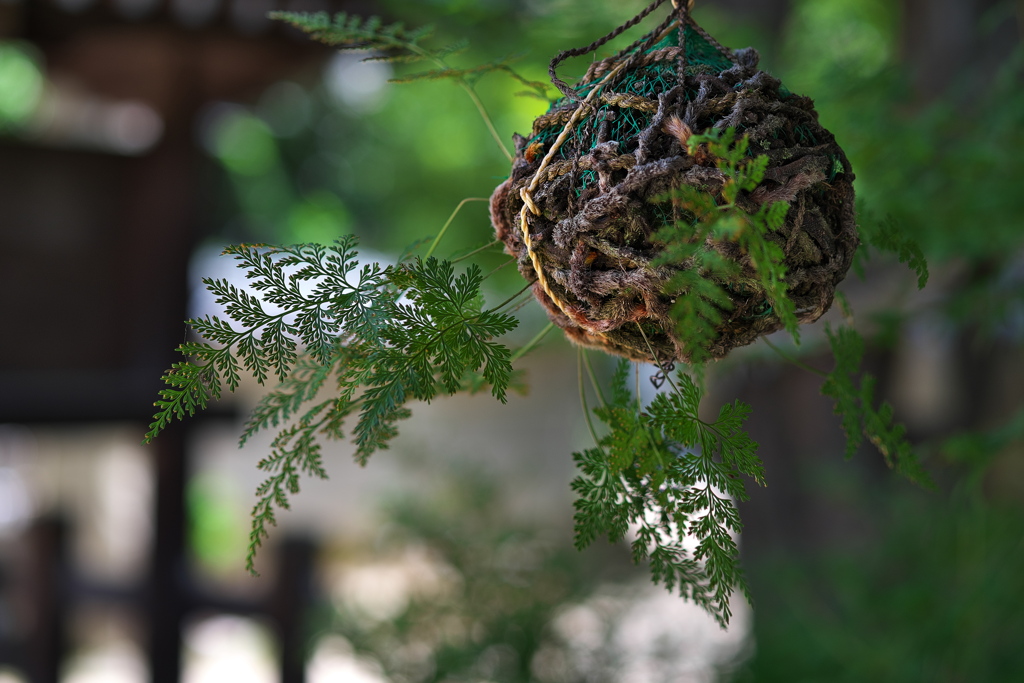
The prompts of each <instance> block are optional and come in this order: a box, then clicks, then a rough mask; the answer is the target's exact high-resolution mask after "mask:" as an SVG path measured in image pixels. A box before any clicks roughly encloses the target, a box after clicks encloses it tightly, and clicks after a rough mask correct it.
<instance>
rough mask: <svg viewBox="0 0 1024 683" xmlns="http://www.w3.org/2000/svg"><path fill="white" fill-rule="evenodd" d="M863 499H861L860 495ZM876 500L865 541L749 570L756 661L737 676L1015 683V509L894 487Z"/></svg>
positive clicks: (1023, 550) (1018, 668)
mask: <svg viewBox="0 0 1024 683" xmlns="http://www.w3.org/2000/svg"><path fill="white" fill-rule="evenodd" d="M860 484H861V485H863V486H864V488H867V482H864V481H861V482H860ZM832 494H835V489H834V488H833V491H832ZM832 494H828V495H832ZM838 495H840V496H841V497H842V494H841V493H840V494H838ZM857 496H858V497H860V499H861V501H863V497H864V493H863V490H861V491H859V492H858V494H857ZM873 503H874V505H875V509H874V514H872V516H871V522H872V524H873V526H874V531H873V533H872V539H871V541H870V542H866V543H865V542H864V541H863V540H861V541H860V542H858V541H852V540H851V542H850V543H848V544H846V545H847V547H843V548H837V549H832V550H829V551H826V552H823V553H820V554H816V555H814V556H810V557H802V558H794V557H782V556H777V557H775V558H773V559H772V560H770V561H767V562H764V563H762V565H761V566H759V567H758V568H757V570H756V571H754V572H752V576H753V581H754V589H755V594H756V595H757V599H758V603H757V604H756V606H755V610H754V615H755V638H756V643H757V645H756V655H755V656H754V658H753V660H752V661H751V662H750V663H749V664H748V666H747V668H746V669H745V671H744V672H743V674H741V675H739V676H738V677H737V678H736V679H735V680H736V681H738V682H746V681H756V682H757V683H770V682H773V681H779V682H780V683H781V682H782V681H785V682H786V683H811V682H815V683H817V682H824V681H829V682H830V683H845V682H849V683H860V682H862V681H900V682H901V683H918V682H920V683H925V682H928V683H932V682H935V681H977V682H981V681H992V682H997V681H1011V680H1018V679H1019V678H1020V676H1021V675H1022V673H1024V650H1021V648H1020V634H1021V633H1024V611H1022V610H1021V606H1022V605H1024V574H1022V573H1021V571H1020V568H1021V567H1022V566H1024V543H1022V541H1021V539H1022V538H1024V535H1022V532H1024V510H1022V509H1021V508H1020V506H1019V503H1018V504H1014V505H993V504H990V503H986V502H983V501H982V500H980V499H979V498H978V497H976V496H974V495H970V494H969V493H968V492H966V491H963V490H961V491H957V492H954V493H953V494H950V495H945V494H925V493H920V492H908V491H906V490H891V489H889V488H888V487H886V489H885V490H883V491H880V492H877V493H876V494H875V496H874V500H873ZM758 588H760V589H761V590H758Z"/></svg>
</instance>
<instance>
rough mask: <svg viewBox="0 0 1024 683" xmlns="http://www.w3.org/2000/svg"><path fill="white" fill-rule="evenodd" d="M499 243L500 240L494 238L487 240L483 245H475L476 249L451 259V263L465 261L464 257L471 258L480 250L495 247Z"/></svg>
mask: <svg viewBox="0 0 1024 683" xmlns="http://www.w3.org/2000/svg"><path fill="white" fill-rule="evenodd" d="M499 244H501V240H494V241H491V242H488V243H487V244H485V245H483V246H482V247H477V248H476V249H474V250H473V251H471V252H469V253H468V254H465V255H463V256H460V257H459V258H454V259H452V263H458V262H459V261H465V260H466V259H468V258H472V257H474V256H476V255H477V254H479V253H480V252H483V251H487V250H488V249H490V248H491V247H496V246H498V245H499Z"/></svg>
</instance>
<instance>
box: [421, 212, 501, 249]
mask: <svg viewBox="0 0 1024 683" xmlns="http://www.w3.org/2000/svg"><path fill="white" fill-rule="evenodd" d="M486 201H488V200H487V199H484V198H483V197H466V198H465V199H463V200H462V201H461V202H459V204H458V206H456V207H455V210H454V211H452V215H451V216H448V220H447V221H445V224H444V226H443V227H442V228H441V231H440V232H439V233H437V237H435V238H434V241H433V242H431V243H430V248H429V249H427V254H426V256H424V257H423V258H425V259H428V258H430V257H431V256H433V255H434V250H435V249H437V245H439V244H440V243H441V239H442V238H443V237H444V234H445V233H446V232H448V226H449V225H451V224H452V221H453V220H455V216H457V215H458V214H459V211H461V210H462V207H463V206H465V205H466V204H467V203H469V202H486Z"/></svg>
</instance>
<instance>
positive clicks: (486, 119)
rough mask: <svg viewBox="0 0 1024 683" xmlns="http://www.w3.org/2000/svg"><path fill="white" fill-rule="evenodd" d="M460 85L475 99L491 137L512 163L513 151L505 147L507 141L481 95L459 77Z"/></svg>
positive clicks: (474, 102)
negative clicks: (502, 137) (503, 140)
mask: <svg viewBox="0 0 1024 683" xmlns="http://www.w3.org/2000/svg"><path fill="white" fill-rule="evenodd" d="M459 85H461V86H462V88H463V90H465V91H466V93H467V94H468V95H469V98H470V99H471V100H473V104H475V105H476V109H477V111H478V112H480V116H481V117H482V118H483V120H484V123H485V124H486V125H487V130H488V131H490V133H491V137H492V138H494V142H495V143H497V145H498V147H499V148H500V149H501V151H502V153H503V154H504V155H505V157H506V158H507V159H508V161H509V163H512V159H513V157H512V153H511V152H509V151H508V148H507V147H505V143H504V142H502V141H501V135H499V134H498V129H497V128H495V127H494V123H493V121H491V115H490V114H488V113H487V109H486V107H484V103H483V102H481V101H480V97H479V96H478V95H477V94H476V90H475V89H474V88H473V86H471V85H470V84H469V83H466V82H465V80H463V79H461V78H460V79H459Z"/></svg>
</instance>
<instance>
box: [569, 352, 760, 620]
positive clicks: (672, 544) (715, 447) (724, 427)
mask: <svg viewBox="0 0 1024 683" xmlns="http://www.w3.org/2000/svg"><path fill="white" fill-rule="evenodd" d="M629 368H630V365H629V363H628V362H626V361H622V362H620V364H619V366H618V369H617V370H616V373H615V375H614V377H613V379H612V382H611V392H610V396H609V400H608V402H607V404H606V405H604V406H602V407H599V408H596V409H595V410H594V414H595V415H597V416H598V418H600V420H601V421H602V422H603V423H604V424H605V425H606V426H607V427H608V429H609V431H608V433H607V434H606V435H605V436H604V437H602V438H601V439H600V441H599V443H598V448H593V449H589V450H586V451H584V452H583V453H576V454H574V458H575V460H576V462H577V464H578V465H579V467H580V470H581V476H580V477H577V479H576V480H575V481H574V482H573V484H572V488H573V490H574V491H576V493H577V494H578V496H579V497H578V499H577V501H576V504H575V505H576V516H575V520H576V545H577V547H580V548H582V547H585V546H586V545H588V544H589V543H591V542H592V541H593V540H594V539H595V538H596V537H597V536H599V535H602V534H603V535H607V536H608V538H609V539H610V540H617V539H620V538H622V537H623V536H624V535H625V533H626V531H627V530H628V528H629V527H630V525H633V526H634V527H635V528H636V534H637V537H636V539H635V540H634V541H633V543H632V544H631V548H632V553H633V559H634V560H635V561H636V562H644V561H646V562H648V563H649V565H650V569H651V576H652V578H653V579H654V581H655V582H657V583H661V584H663V585H665V586H666V587H667V588H669V589H670V590H673V589H674V590H678V591H679V592H680V594H681V595H683V596H684V597H687V598H689V599H691V600H693V601H694V602H696V603H697V604H699V605H701V606H702V607H703V608H704V609H706V610H707V611H708V612H709V613H710V614H712V616H714V617H715V618H716V619H717V620H718V621H719V623H720V624H722V625H723V626H725V625H726V624H728V622H729V618H730V616H731V611H730V607H729V599H730V597H731V595H732V592H733V590H734V589H736V588H738V589H740V590H742V591H743V592H744V593H749V591H748V589H747V585H746V580H745V578H744V576H743V573H742V571H741V570H740V567H739V559H738V554H739V552H738V549H737V547H736V542H735V541H734V540H733V535H734V534H738V533H739V531H740V529H741V528H742V524H741V522H740V517H739V513H738V511H737V510H736V506H735V503H734V500H746V499H747V493H746V490H745V488H744V484H743V480H742V477H744V476H745V477H750V478H751V479H753V480H754V481H755V482H757V483H758V484H763V483H764V467H763V465H762V463H761V460H760V459H759V458H758V457H757V455H756V450H757V444H756V443H754V441H753V440H751V439H750V437H749V435H748V434H747V433H746V432H745V431H744V430H743V421H744V420H745V419H746V416H747V415H748V414H749V411H750V409H749V407H748V406H746V405H745V404H742V403H740V402H739V401H737V402H735V403H733V404H729V405H726V406H724V407H723V408H722V409H721V411H720V412H719V415H718V419H717V420H716V421H715V422H705V421H703V420H701V419H700V417H699V416H698V412H697V411H698V407H699V404H700V401H701V398H702V391H701V390H700V388H699V387H698V386H697V384H696V383H695V382H694V381H693V380H692V379H690V377H688V376H687V375H679V376H678V384H674V385H673V388H674V391H673V392H672V393H670V394H659V395H658V396H657V397H655V399H654V400H653V401H652V402H651V404H650V405H649V406H648V407H647V408H646V410H644V411H639V410H638V406H637V404H636V399H635V398H634V397H633V396H632V395H631V394H630V392H629V390H628V389H627V383H626V378H627V375H628V373H629ZM687 534H690V535H692V536H694V537H695V538H696V539H697V541H698V544H697V548H696V550H695V551H694V552H693V553H692V555H691V554H690V552H689V551H688V550H687V549H686V547H685V544H684V536H685V535H687Z"/></svg>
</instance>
